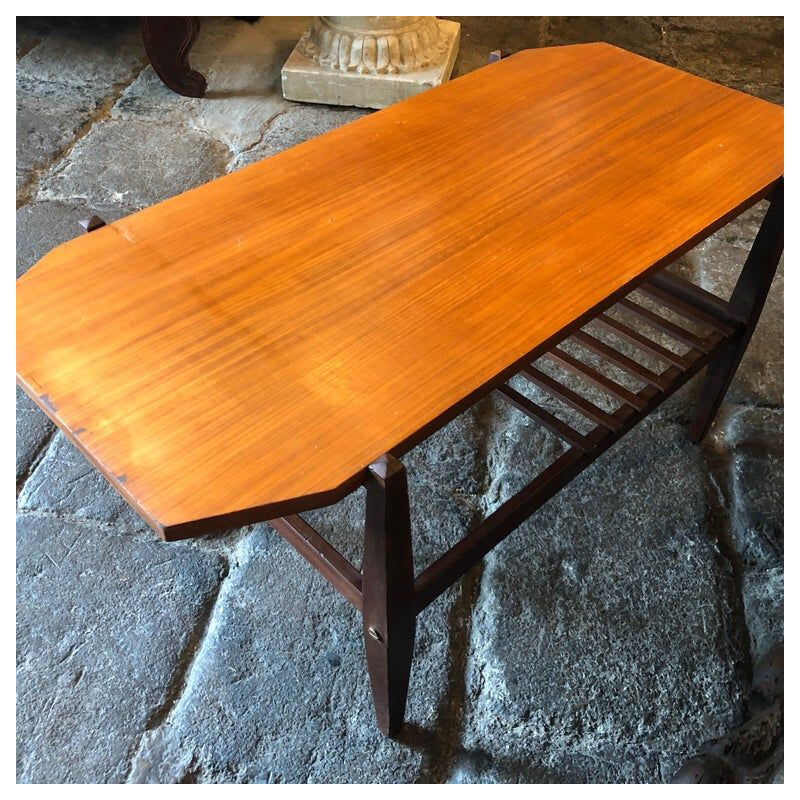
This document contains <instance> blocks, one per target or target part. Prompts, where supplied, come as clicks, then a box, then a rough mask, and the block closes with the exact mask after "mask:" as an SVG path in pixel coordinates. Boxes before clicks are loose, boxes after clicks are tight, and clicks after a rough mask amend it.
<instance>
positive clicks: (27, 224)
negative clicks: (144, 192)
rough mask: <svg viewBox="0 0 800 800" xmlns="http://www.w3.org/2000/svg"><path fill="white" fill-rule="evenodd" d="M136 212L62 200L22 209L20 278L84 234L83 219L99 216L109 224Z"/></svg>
mask: <svg viewBox="0 0 800 800" xmlns="http://www.w3.org/2000/svg"><path fill="white" fill-rule="evenodd" d="M132 211H133V209H129V208H126V207H125V206H121V205H115V206H95V207H89V206H88V205H86V204H83V203H62V202H59V201H44V202H39V203H30V204H28V205H24V206H22V207H21V208H19V209H17V277H18V278H19V277H20V275H23V274H24V273H25V272H27V271H28V270H29V269H30V268H31V267H32V266H33V265H34V264H35V263H36V262H37V261H39V259H41V258H42V257H43V256H44V255H46V254H47V253H49V252H50V251H51V250H52V249H53V248H54V247H57V246H58V245H60V244H62V243H63V242H66V241H69V240H70V239H74V238H75V237H76V236H80V235H81V234H83V233H84V231H83V228H81V227H80V224H79V223H80V220H82V219H87V218H88V217H90V216H91V215H92V214H97V215H98V216H99V217H100V218H101V219H104V220H105V221H106V222H114V221H116V220H117V219H119V218H120V217H124V216H126V215H127V214H130V213H131V212H132Z"/></svg>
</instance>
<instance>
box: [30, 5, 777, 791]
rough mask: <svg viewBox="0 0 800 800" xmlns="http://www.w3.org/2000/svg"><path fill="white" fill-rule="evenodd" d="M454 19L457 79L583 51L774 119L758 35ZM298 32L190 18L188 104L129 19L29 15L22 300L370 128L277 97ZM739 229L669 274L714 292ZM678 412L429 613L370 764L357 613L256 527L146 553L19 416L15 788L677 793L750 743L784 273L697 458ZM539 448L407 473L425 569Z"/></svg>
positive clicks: (34, 423) (502, 445)
mask: <svg viewBox="0 0 800 800" xmlns="http://www.w3.org/2000/svg"><path fill="white" fill-rule="evenodd" d="M459 21H460V22H461V23H462V35H461V51H460V55H459V58H458V61H457V63H456V68H455V73H454V74H456V75H458V74H463V73H465V72H467V71H469V70H471V69H476V68H478V67H480V66H482V65H483V64H484V63H485V62H486V58H487V56H488V53H489V51H491V50H494V49H504V50H508V51H515V50H519V49H522V48H526V47H539V46H551V45H558V44H567V43H572V42H581V41H595V40H598V39H604V40H606V41H610V42H612V43H615V44H618V45H620V46H622V47H627V48H628V49H632V50H635V51H637V52H640V53H641V54H643V55H646V56H648V57H651V58H655V59H658V60H661V61H663V62H665V63H668V64H671V65H674V66H678V67H680V68H682V69H686V70H688V71H691V72H695V73H697V74H700V75H703V76H705V77H709V78H711V79H714V80H718V81H720V82H722V83H726V84H728V85H731V86H733V87H735V88H739V89H741V90H744V91H748V92H751V93H753V94H756V95H759V96H761V97H764V98H766V99H769V100H773V101H776V102H782V97H783V84H782V80H783V26H782V21H781V20H780V19H777V18H752V17H751V18H721V19H715V20H710V19H709V18H686V17H663V18H660V17H650V18H624V17H617V18H579V17H576V18H569V17H566V18H545V17H530V18H524V17H506V18H501V17H498V18H493V17H466V18H461V19H460V20H459ZM306 24H307V20H306V19H303V18H291V17H284V18H266V17H265V18H260V19H259V20H258V21H257V22H256V23H254V24H251V23H248V22H244V21H240V20H235V19H233V18H225V19H222V18H220V19H217V18H213V19H207V20H204V21H203V24H202V31H201V35H200V38H199V40H198V41H197V43H196V46H195V47H194V49H193V50H192V54H191V62H192V65H193V66H194V67H195V68H197V69H199V70H200V71H202V72H203V73H204V74H206V75H207V77H208V79H209V92H208V96H207V97H206V98H204V99H200V100H195V99H188V98H182V97H179V96H178V95H176V94H174V93H172V92H170V91H169V90H168V89H166V87H164V86H163V85H162V84H161V83H160V81H158V79H157V78H156V76H155V75H154V73H153V71H152V69H151V68H150V67H149V66H147V62H146V59H145V56H144V51H143V49H142V47H141V43H140V37H139V31H138V23H137V22H136V20H135V19H133V18H127V19H126V18H117V19H113V18H105V19H101V18H94V19H80V18H61V19H53V20H47V19H27V20H26V19H21V20H20V21H19V22H18V31H17V108H18V111H17V131H18V142H17V197H18V203H17V206H18V211H17V264H16V274H17V276H19V275H20V274H22V273H23V272H24V271H25V270H27V269H28V268H30V266H31V265H32V264H33V263H35V262H36V261H37V260H38V259H39V258H41V257H42V256H43V255H44V254H45V253H46V252H47V251H48V250H50V249H51V248H52V247H54V246H56V245H57V244H59V243H61V242H63V241H66V240H67V239H69V238H71V237H72V236H75V235H78V233H79V230H80V229H79V228H78V227H77V221H78V220H79V219H80V218H82V217H85V216H88V215H89V214H91V213H98V214H99V215H100V216H102V217H103V218H105V219H107V220H113V219H117V218H119V217H120V216H123V215H125V214H128V213H131V212H132V211H135V210H137V209H139V208H142V207H144V206H147V205H150V204H152V203H154V202H157V201H158V200H161V199H163V198H166V197H170V196H172V195H174V194H176V193H178V192H181V191H184V190H185V189H187V188H189V187H191V186H195V185H198V184H200V183H203V182H205V181H208V180H211V179H212V178H214V177H217V176H219V175H222V174H224V173H226V172H229V171H231V170H235V169H238V168H240V167H243V166H246V165H247V164H249V163H252V162H253V161H257V160H259V159H261V158H266V157H268V156H270V155H272V154H274V153H276V152H279V151H280V150H282V149H284V148H286V147H290V146H292V145H294V144H297V143H298V142H301V141H303V140H305V139H307V138H309V137H312V136H316V135H319V134H321V133H324V132H325V131H327V130H330V129H332V128H335V127H337V126H339V125H342V124H345V123H347V122H349V121H351V120H353V119H356V118H358V117H360V116H361V115H363V114H364V113H367V112H365V111H362V110H359V109H341V108H328V107H324V106H312V105H302V104H298V103H292V102H288V101H285V100H284V99H283V98H282V97H281V95H280V78H279V74H280V66H281V64H282V63H283V61H284V60H285V58H286V57H287V55H288V54H289V52H290V51H291V49H292V47H293V45H294V43H295V42H296V40H297V38H298V37H299V35H300V34H301V33H302V31H303V30H304V28H305V26H306ZM491 124H493V125H494V126H496V129H497V133H498V136H500V135H502V120H494V121H492V123H491ZM761 213H763V209H762V208H756V209H754V210H753V211H751V212H749V213H748V214H747V215H746V216H745V217H743V218H742V219H740V220H737V221H735V222H734V223H731V224H730V225H728V226H726V227H725V228H724V229H723V230H722V231H720V232H719V233H718V234H716V235H715V236H714V237H712V239H711V240H710V241H708V242H706V243H704V244H702V245H701V246H699V247H697V248H696V249H695V250H693V251H692V252H690V253H689V254H687V255H686V256H685V257H684V258H683V259H682V260H681V262H680V263H679V264H678V265H677V267H676V269H678V271H680V272H681V273H682V274H684V275H686V276H687V277H690V278H692V279H694V280H696V281H698V282H699V283H700V284H701V285H703V286H704V287H705V288H707V289H709V290H711V291H716V292H720V293H724V292H727V291H730V288H731V286H732V281H733V280H734V279H735V275H736V270H737V268H738V266H739V265H740V264H741V262H742V259H743V258H744V257H745V254H746V248H747V246H748V243H749V241H750V240H751V239H752V236H753V234H754V231H755V230H756V228H757V224H758V220H759V218H760V214H761ZM695 396H696V386H695V385H694V384H690V385H689V386H687V387H685V388H684V390H682V391H681V392H680V393H679V395H677V396H676V397H675V398H673V399H672V400H671V401H670V402H669V403H667V404H665V406H664V408H663V409H662V410H660V411H659V413H658V414H657V415H655V417H654V418H653V419H651V420H650V421H648V422H647V423H645V424H644V425H642V426H641V427H640V429H638V430H637V431H635V432H633V433H631V434H630V435H629V436H627V437H626V439H625V440H624V442H623V443H621V444H619V445H617V446H616V447H615V448H612V450H611V451H609V452H608V453H607V454H605V455H604V456H603V457H602V458H601V459H599V460H598V462H596V464H595V465H593V466H592V467H591V468H590V469H589V470H588V471H587V472H586V473H584V474H583V475H581V476H580V478H579V479H577V480H576V481H575V482H574V483H573V484H572V485H570V486H569V487H568V488H567V489H565V490H564V491H563V492H562V493H561V494H559V495H558V496H557V497H556V498H554V499H553V500H552V501H551V502H549V503H548V504H546V506H545V507H544V508H543V509H541V511H540V512H539V513H538V514H536V515H535V516H534V517H533V518H531V519H530V520H529V521H528V522H527V523H526V524H525V525H523V526H522V528H521V529H520V530H519V531H517V532H516V533H515V534H514V535H512V536H511V537H510V538H509V539H508V540H507V541H505V542H504V543H503V544H502V545H501V546H500V547H498V548H497V549H496V551H494V552H493V553H492V554H491V555H490V556H489V557H488V558H487V560H486V561H485V563H484V564H482V565H479V566H477V567H476V568H475V569H473V570H472V571H471V572H470V573H469V574H468V575H467V576H466V577H465V578H464V579H463V581H461V582H460V583H459V584H458V585H456V586H455V587H453V588H452V589H450V590H449V591H448V592H447V593H446V594H445V595H444V596H442V597H441V598H440V599H439V600H437V601H436V602H435V603H434V604H433V605H432V606H431V607H430V608H429V609H428V610H427V611H426V612H425V613H424V615H423V616H422V617H421V618H420V621H419V628H418V635H417V659H416V661H415V665H414V672H413V675H412V680H411V695H410V701H409V711H408V724H407V725H406V727H405V728H404V730H403V732H402V733H401V735H400V736H399V738H398V739H397V740H396V741H391V740H387V739H384V738H383V737H381V736H380V735H379V734H378V733H377V730H376V728H375V726H374V723H373V716H372V709H371V703H370V697H369V692H368V680H367V676H366V670H365V665H364V659H363V652H362V641H361V628H360V624H359V620H358V617H357V614H356V613H355V612H354V611H353V610H352V609H351V608H350V607H349V606H348V605H347V603H346V602H344V601H343V600H342V599H341V598H340V597H339V596H338V595H337V594H336V593H335V592H334V591H333V590H332V589H331V588H330V587H329V586H328V585H327V584H326V583H325V581H324V580H322V579H321V578H320V577H319V576H318V575H317V574H316V573H315V572H314V571H313V570H312V569H311V568H310V567H309V566H308V565H307V564H306V563H305V562H304V561H303V560H302V559H301V558H300V557H299V556H298V555H297V554H296V553H294V551H293V550H292V549H291V548H290V547H289V546H288V545H287V544H286V543H285V542H283V540H282V539H280V537H278V536H277V535H276V534H275V533H274V532H273V531H272V530H271V529H270V528H269V526H268V525H266V524H260V525H254V526H248V527H246V528H242V529H239V530H234V531H229V532H226V533H224V534H221V535H219V536H209V537H205V538H202V539H198V540H193V541H189V542H178V543H169V544H167V543H163V542H160V541H158V540H157V539H156V537H155V535H154V534H152V533H151V532H150V531H149V530H148V529H147V528H146V527H145V526H144V525H143V524H142V522H141V521H140V520H139V519H138V517H136V515H135V514H134V513H133V512H131V511H130V510H129V509H128V508H127V506H126V505H125V504H124V503H123V502H122V501H121V500H120V498H119V497H118V495H117V494H116V493H115V492H114V491H113V490H112V489H111V488H110V486H109V485H108V484H107V483H105V481H104V480H103V479H102V478H101V477H100V476H99V475H98V474H97V473H96V472H95V471H94V470H93V469H92V468H91V467H90V466H89V464H88V463H87V462H86V461H85V460H84V459H83V457H82V456H81V455H80V454H79V453H77V451H75V450H74V449H73V448H72V447H71V446H70V444H69V443H68V442H67V441H66V439H65V438H64V437H63V436H62V435H61V434H60V433H58V432H56V431H55V429H54V427H53V426H52V425H51V424H50V423H49V422H48V421H47V420H46V419H45V417H44V416H43V415H42V414H41V413H40V412H39V411H38V410H37V409H36V408H35V407H34V406H33V405H32V404H31V402H30V401H29V400H27V398H25V396H24V395H22V394H21V393H20V392H18V394H17V511H18V524H17V726H18V728H17V740H18V745H17V774H18V780H19V781H20V782H125V781H128V782H243V781H264V782H280V783H285V782H371V781H374V782H387V783H389V782H492V781H503V782H508V781H525V782H591V781H613V782H617V781H618V782H636V781H641V782H661V781H668V780H669V779H670V778H671V776H672V775H673V774H674V772H675V770H676V769H677V768H678V767H679V766H680V764H681V763H682V762H683V761H685V760H686V759H687V758H688V757H690V756H691V755H693V754H694V753H695V752H696V749H697V747H698V746H699V745H700V744H701V743H702V742H704V741H706V740H708V739H710V738H713V737H715V736H718V735H720V734H722V733H723V732H725V731H726V730H729V729H730V728H732V727H734V726H736V725H737V724H739V723H741V722H742V721H744V720H745V719H747V716H748V711H749V708H748V689H749V680H750V673H751V670H752V664H753V661H754V659H756V658H757V657H759V656H760V655H762V654H763V653H765V652H766V651H767V650H768V649H769V647H770V646H771V645H772V644H774V643H775V642H777V641H780V640H782V637H783V511H782V506H783V491H782V486H783V281H782V270H781V273H780V276H779V278H778V279H777V280H776V282H775V285H774V286H773V289H772V291H771V293H770V297H769V300H768V302H767V307H766V309H765V313H764V317H763V319H762V322H761V325H760V326H759V329H758V331H757V333H756V336H755V338H754V341H753V346H752V348H751V351H750V353H749V354H748V356H747V358H746V359H745V361H744V363H743V365H742V369H741V370H740V374H739V375H738V377H737V379H736V381H735V383H734V385H733V387H732V389H731V392H730V394H729V396H728V399H727V401H726V403H725V405H724V406H723V409H722V411H721V414H720V417H719V420H718V422H717V424H716V425H715V427H714V429H713V430H712V432H711V434H710V435H709V437H708V438H707V440H706V441H705V442H704V443H703V444H702V445H701V446H700V447H694V446H692V445H690V444H689V443H688V441H687V438H686V435H685V422H686V420H687V417H688V413H689V410H690V409H691V403H692V401H693V399H694V398H695ZM598 399H599V398H598ZM559 447H560V446H559V445H558V444H557V443H556V442H555V441H554V440H553V439H551V438H550V437H549V435H547V434H543V433H542V431H541V430H540V429H538V428H537V427H536V426H534V425H532V424H530V423H529V421H528V420H527V419H526V418H523V417H522V415H520V414H518V413H517V412H516V411H513V410H509V408H507V407H503V406H501V405H498V404H497V403H495V402H494V401H493V400H491V399H489V400H484V401H482V402H481V403H479V404H478V405H477V406H476V407H475V408H474V409H472V410H471V411H470V412H468V413H467V414H465V415H463V416H462V417H460V418H458V419H457V420H456V421H454V422H453V423H451V424H450V425H448V426H447V427H446V428H444V429H443V430H442V431H440V432H439V433H438V434H437V435H435V436H434V437H433V438H432V439H430V440H429V441H428V442H427V443H426V444H424V445H423V446H420V447H419V448H417V449H416V450H415V451H413V452H412V453H411V454H409V456H408V458H407V464H408V468H409V475H410V489H411V494H412V504H413V505H412V508H413V509H414V519H413V524H414V536H415V540H414V544H415V555H416V557H417V559H418V562H419V564H420V566H424V565H425V564H426V563H429V562H430V561H431V560H433V559H434V558H435V557H436V556H437V555H438V554H439V553H441V552H442V551H443V550H444V549H445V548H446V547H447V546H449V545H450V544H452V543H454V542H455V541H456V540H457V539H458V537H459V535H460V533H462V532H463V531H464V530H465V529H467V528H468V527H469V526H470V525H472V524H474V523H475V522H476V521H477V520H479V519H480V518H482V517H483V516H485V515H486V514H487V513H489V512H491V510H492V509H493V508H495V507H496V506H497V505H498V504H499V503H500V502H502V500H503V499H504V498H506V497H508V496H509V495H510V494H511V493H513V491H514V490H515V488H518V487H520V486H521V485H523V484H524V483H525V482H526V481H527V480H529V479H530V478H531V477H532V476H533V474H535V470H536V467H537V465H543V464H546V463H547V462H548V460H552V458H554V457H556V456H557V454H558V452H559ZM362 515H363V493H362V492H357V493H356V494H354V495H352V496H351V497H349V498H347V499H346V500H344V501H343V502H341V503H339V504H337V505H335V506H333V507H331V508H328V509H323V510H321V511H318V512H315V513H314V514H312V515H310V517H311V521H312V523H313V524H315V525H316V526H317V527H318V528H319V529H320V530H321V531H323V532H324V533H325V534H326V535H329V536H330V537H331V539H332V541H333V542H334V544H335V545H336V546H337V547H339V548H340V549H341V550H342V551H343V552H345V554H347V555H348V556H350V557H351V558H353V559H354V561H355V562H356V563H359V560H360V556H359V553H360V544H361V541H360V538H361V535H362V530H363V519H362ZM780 775H782V772H781V773H779V779H780Z"/></svg>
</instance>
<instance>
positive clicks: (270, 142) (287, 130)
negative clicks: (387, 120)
mask: <svg viewBox="0 0 800 800" xmlns="http://www.w3.org/2000/svg"><path fill="white" fill-rule="evenodd" d="M366 113H368V112H366V111H364V110H363V109H355V108H336V107H331V106H293V107H292V108H290V109H289V110H287V111H284V112H282V113H281V114H280V115H279V116H277V117H275V119H274V120H273V121H272V123H271V124H270V126H269V128H267V130H266V132H265V133H264V136H263V138H262V139H261V140H260V141H259V142H258V143H257V144H256V145H255V146H254V147H251V148H250V149H248V150H246V151H244V152H243V153H240V154H239V155H238V156H237V157H236V158H235V159H234V161H233V162H232V165H231V166H232V168H234V169H239V168H240V167H245V166H247V165H248V164H253V163H254V162H256V161H260V160H261V159H263V158H267V157H268V156H271V155H275V154H276V153H280V152H281V151H282V150H286V148H288V147H292V146H294V145H296V144H300V143H301V142H305V141H306V140H307V139H312V138H313V137H315V136H320V135H322V134H323V133H327V132H328V131H331V130H333V129H334V128H338V127H339V126H340V125H344V124H345V123H347V122H352V121H353V120H356V119H359V118H360V117H363V116H364V115H365V114H366Z"/></svg>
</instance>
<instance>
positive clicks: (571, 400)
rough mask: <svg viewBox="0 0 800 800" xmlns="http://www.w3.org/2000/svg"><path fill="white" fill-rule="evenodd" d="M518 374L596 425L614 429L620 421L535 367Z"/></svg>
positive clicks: (527, 368) (618, 425)
mask: <svg viewBox="0 0 800 800" xmlns="http://www.w3.org/2000/svg"><path fill="white" fill-rule="evenodd" d="M520 374H521V375H522V376H523V377H525V378H526V379H527V380H529V381H530V382H531V383H533V384H535V385H536V386H538V387H539V388H540V389H544V390H545V391H546V392H548V393H549V394H551V395H552V396H553V397H555V398H556V399H557V400H560V401H561V402H562V403H565V404H566V405H568V406H569V407H570V408H574V409H575V410H576V411H578V412H579V413H581V414H583V416H584V417H586V418H587V419H590V420H592V422H596V423H597V424H598V425H602V426H603V427H604V428H607V429H608V430H610V431H615V430H617V429H618V428H619V427H620V423H619V422H618V421H617V420H616V419H615V418H614V416H613V415H611V414H608V413H607V412H605V411H603V409H602V408H598V407H597V406H596V405H595V404H594V403H592V402H590V401H589V400H587V399H586V398H585V397H582V396H581V395H579V394H578V393H577V392H574V391H573V390H572V389H570V388H568V387H567V386H564V385H563V384H561V383H559V382H558V381H557V380H555V379H554V378H551V377H550V376H549V375H547V374H546V373H544V372H542V371H541V370H539V369H536V367H533V366H530V367H526V368H525V369H523V370H522V371H521V373H520Z"/></svg>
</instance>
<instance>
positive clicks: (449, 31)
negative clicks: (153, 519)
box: [281, 19, 461, 108]
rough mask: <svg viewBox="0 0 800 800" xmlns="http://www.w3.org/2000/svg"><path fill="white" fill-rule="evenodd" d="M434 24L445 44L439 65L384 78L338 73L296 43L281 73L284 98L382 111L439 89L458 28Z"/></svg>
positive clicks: (446, 76)
mask: <svg viewBox="0 0 800 800" xmlns="http://www.w3.org/2000/svg"><path fill="white" fill-rule="evenodd" d="M437 22H438V24H439V29H440V30H441V32H442V36H443V37H444V38H445V39H446V40H447V52H446V53H445V54H444V57H443V58H442V60H441V61H440V62H439V63H437V64H432V65H431V66H430V67H426V68H424V69H420V70H416V71H414V72H406V73H395V74H383V75H373V74H365V75H362V74H359V73H357V72H341V71H340V70H334V69H331V68H330V67H322V66H320V65H319V64H317V63H316V62H315V61H313V60H312V59H310V58H308V56H306V55H305V54H304V53H303V51H302V48H301V44H300V43H299V42H298V44H297V45H296V46H295V48H294V50H293V51H292V54H291V55H290V56H289V58H288V59H287V60H286V63H285V64H284V65H283V69H282V70H281V84H282V87H283V96H284V97H285V98H286V99H287V100H297V101H299V102H303V103H327V104H328V105H336V106H358V107H359V108H385V107H386V106H388V105H391V104H392V103H396V102H397V101H398V100H405V99H406V98H407V97H411V96H413V95H415V94H419V92H424V91H425V90H426V89H432V88H433V87H434V86H439V85H440V84H442V83H444V82H445V81H446V80H448V79H449V78H450V74H451V73H452V71H453V64H454V63H455V60H456V55H457V54H458V44H459V38H460V30H461V26H460V25H459V24H458V23H457V22H451V21H450V20H444V19H440V20H437Z"/></svg>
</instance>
